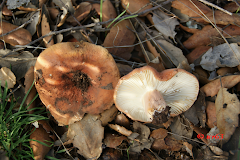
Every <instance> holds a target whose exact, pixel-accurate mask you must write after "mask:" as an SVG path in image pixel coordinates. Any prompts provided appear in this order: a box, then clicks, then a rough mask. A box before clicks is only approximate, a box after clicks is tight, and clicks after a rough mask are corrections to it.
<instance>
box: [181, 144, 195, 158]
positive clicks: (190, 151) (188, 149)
mask: <svg viewBox="0 0 240 160" xmlns="http://www.w3.org/2000/svg"><path fill="white" fill-rule="evenodd" d="M183 147H184V148H185V149H186V151H187V152H188V153H189V154H190V156H192V157H193V152H192V149H193V146H192V145H191V144H189V143H188V142H183Z"/></svg>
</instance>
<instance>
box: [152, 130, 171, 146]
mask: <svg viewBox="0 0 240 160" xmlns="http://www.w3.org/2000/svg"><path fill="white" fill-rule="evenodd" d="M167 132H168V131H167V130H166V129H163V128H159V129H156V130H153V131H152V133H151V135H150V137H152V138H154V142H153V144H152V147H151V148H152V149H154V150H161V149H167V145H166V144H165V141H164V138H165V137H166V136H167V135H168V133H167Z"/></svg>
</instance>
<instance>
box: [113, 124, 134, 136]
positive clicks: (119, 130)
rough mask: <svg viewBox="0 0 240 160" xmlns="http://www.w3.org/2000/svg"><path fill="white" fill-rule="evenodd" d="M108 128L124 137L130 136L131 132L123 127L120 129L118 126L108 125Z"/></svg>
mask: <svg viewBox="0 0 240 160" xmlns="http://www.w3.org/2000/svg"><path fill="white" fill-rule="evenodd" d="M108 126H109V127H110V128H112V129H113V130H115V131H117V132H118V133H121V134H122V135H124V136H127V137H128V136H130V135H131V134H132V131H130V130H128V129H126V128H125V127H122V126H120V125H117V124H108Z"/></svg>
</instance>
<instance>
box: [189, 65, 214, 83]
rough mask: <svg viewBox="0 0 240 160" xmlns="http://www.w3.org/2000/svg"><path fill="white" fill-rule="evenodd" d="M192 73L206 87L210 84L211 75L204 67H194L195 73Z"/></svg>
mask: <svg viewBox="0 0 240 160" xmlns="http://www.w3.org/2000/svg"><path fill="white" fill-rule="evenodd" d="M192 73H193V74H194V75H195V76H196V77H197V79H198V80H199V83H200V84H201V85H205V84H207V83H209V82H210V80H208V77H209V73H208V72H207V71H206V70H204V69H202V67H200V66H198V67H194V71H193V72H192Z"/></svg>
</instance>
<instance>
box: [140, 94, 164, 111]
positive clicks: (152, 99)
mask: <svg viewBox="0 0 240 160" xmlns="http://www.w3.org/2000/svg"><path fill="white" fill-rule="evenodd" d="M143 105H144V106H145V109H146V111H147V112H148V113H149V114H150V115H151V116H153V115H154V113H155V112H158V113H161V112H162V111H163V110H165V108H166V106H167V104H166V102H165V100H164V99H163V96H162V94H161V93H160V92H159V91H158V90H152V91H148V92H146V93H145V95H144V97H143Z"/></svg>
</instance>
